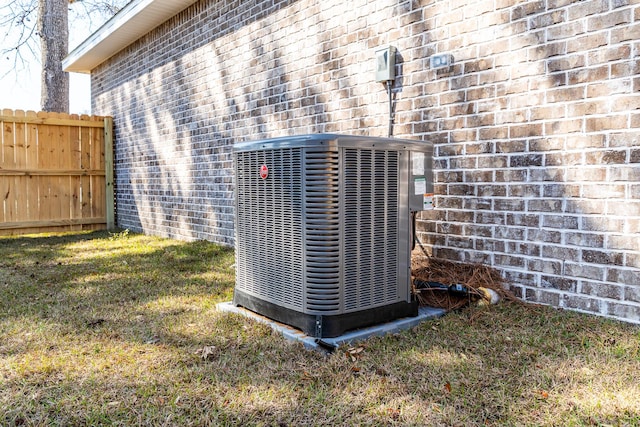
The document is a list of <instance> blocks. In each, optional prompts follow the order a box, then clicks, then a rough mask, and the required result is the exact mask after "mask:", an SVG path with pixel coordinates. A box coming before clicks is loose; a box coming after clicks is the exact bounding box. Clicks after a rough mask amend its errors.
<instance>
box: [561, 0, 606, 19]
mask: <svg viewBox="0 0 640 427" xmlns="http://www.w3.org/2000/svg"><path fill="white" fill-rule="evenodd" d="M608 10H609V5H608V2H605V1H602V0H589V1H581V2H578V3H574V4H573V5H571V6H569V7H568V8H567V17H568V19H569V20H570V21H573V20H576V19H580V18H585V17H587V16H589V15H595V14H600V13H602V12H606V11H608Z"/></svg>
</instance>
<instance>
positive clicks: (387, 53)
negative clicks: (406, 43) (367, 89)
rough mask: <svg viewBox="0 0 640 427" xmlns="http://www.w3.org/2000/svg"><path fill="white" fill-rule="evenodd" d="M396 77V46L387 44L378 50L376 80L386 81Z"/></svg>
mask: <svg viewBox="0 0 640 427" xmlns="http://www.w3.org/2000/svg"><path fill="white" fill-rule="evenodd" d="M395 78H396V48H395V47H393V46H387V47H385V48H382V49H379V50H376V82H386V81H390V80H395Z"/></svg>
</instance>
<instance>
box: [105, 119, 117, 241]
mask: <svg viewBox="0 0 640 427" xmlns="http://www.w3.org/2000/svg"><path fill="white" fill-rule="evenodd" d="M104 169H105V170H104V173H105V185H106V192H105V193H106V197H107V201H106V220H107V230H113V229H114V228H115V227H116V216H115V197H114V189H113V118H112V117H105V118H104Z"/></svg>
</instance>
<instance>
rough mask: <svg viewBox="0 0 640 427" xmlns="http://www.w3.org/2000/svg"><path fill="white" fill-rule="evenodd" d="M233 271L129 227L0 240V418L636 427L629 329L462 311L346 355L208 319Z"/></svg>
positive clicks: (639, 406) (638, 393) (191, 247)
mask: <svg viewBox="0 0 640 427" xmlns="http://www.w3.org/2000/svg"><path fill="white" fill-rule="evenodd" d="M233 262H234V261H233V253H232V252H231V251H229V250H227V249H223V248H220V247H218V246H215V245H213V244H210V243H205V242H194V243H184V242H176V241H172V240H166V239H159V238H153V237H146V236H141V235H133V234H130V235H124V234H122V235H109V234H107V233H92V234H79V235H78V234H76V235H63V236H50V237H30V238H19V239H1V240H0V387H1V390H2V393H0V425H8V426H11V425H127V426H129V425H176V426H178V425H179V426H182V425H198V426H202V425H446V426H450V425H460V426H469V425H513V426H520V425H536V426H537V425H549V426H552V425H553V426H555V425H607V424H608V425H640V398H639V397H640V384H639V381H638V379H639V377H638V376H639V372H640V330H639V328H638V327H637V326H632V325H626V324H620V323H617V322H612V321H608V320H604V319H600V318H595V317H590V316H585V315H580V314H576V313H569V312H564V311H558V310H553V309H548V308H541V307H528V306H523V305H520V304H508V303H503V304H500V305H498V306H491V307H485V308H477V307H470V308H466V309H463V310H460V311H457V312H454V313H450V314H448V315H447V316H445V317H443V318H441V319H439V320H437V321H433V322H426V323H424V324H422V325H420V326H418V327H416V328H414V329H413V330H411V331H407V332H405V333H401V334H396V335H390V336H386V337H379V338H372V339H370V340H368V341H366V342H364V343H362V344H361V345H362V347H363V351H361V352H360V353H358V354H357V357H355V361H354V360H353V359H352V358H351V357H350V356H351V355H350V354H349V355H347V354H346V349H340V350H339V351H336V352H335V353H334V354H332V355H329V356H325V355H322V354H320V353H317V352H312V351H306V350H304V349H302V348H301V347H300V346H299V345H297V344H292V343H289V342H286V341H285V340H284V339H283V338H281V337H280V336H279V335H277V334H275V333H273V332H272V331H271V330H270V329H269V328H268V327H266V326H264V325H261V324H258V323H254V322H252V321H250V320H247V319H245V318H242V317H238V316H235V315H230V314H224V313H220V312H218V311H216V309H215V304H216V303H218V302H220V301H225V300H229V299H230V298H231V292H232V287H233V269H232V264H233ZM204 348H207V352H206V354H204V356H206V357H203V352H202V349H204ZM348 356H349V357H348Z"/></svg>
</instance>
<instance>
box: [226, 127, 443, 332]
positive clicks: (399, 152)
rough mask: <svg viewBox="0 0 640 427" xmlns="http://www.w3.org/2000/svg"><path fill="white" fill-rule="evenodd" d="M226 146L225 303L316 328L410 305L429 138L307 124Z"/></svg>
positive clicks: (370, 319)
mask: <svg viewBox="0 0 640 427" xmlns="http://www.w3.org/2000/svg"><path fill="white" fill-rule="evenodd" d="M233 150H234V152H233V155H234V162H235V172H236V223H235V224H236V239H235V241H236V286H235V290H234V297H233V303H234V304H235V305H236V306H243V307H245V308H247V309H249V310H252V311H254V312H257V313H259V314H261V315H264V316H267V317H270V318H272V319H274V320H277V321H279V322H282V323H285V324H288V325H291V326H294V327H296V328H298V329H301V330H302V331H304V332H305V333H306V334H308V335H311V336H315V337H318V338H322V337H335V336H338V335H341V334H342V333H343V332H345V331H347V330H350V329H356V328H360V327H364V326H368V325H373V324H377V323H383V322H386V321H389V320H393V319H396V318H400V317H406V316H416V315H417V314H418V304H417V301H416V300H415V299H414V298H413V296H412V294H411V282H410V279H411V243H412V238H413V234H412V230H411V226H412V222H411V216H412V212H415V211H418V210H423V209H425V206H426V204H425V197H426V196H425V195H426V194H429V192H431V191H433V167H432V164H433V144H432V143H431V142H428V141H406V140H401V139H389V138H374V137H364V136H346V135H335V134H317V135H301V136H292V137H284V138H276V139H270V140H262V141H255V142H246V143H240V144H236V145H234V147H233ZM429 207H430V206H429ZM429 207H427V209H428V208H429Z"/></svg>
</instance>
